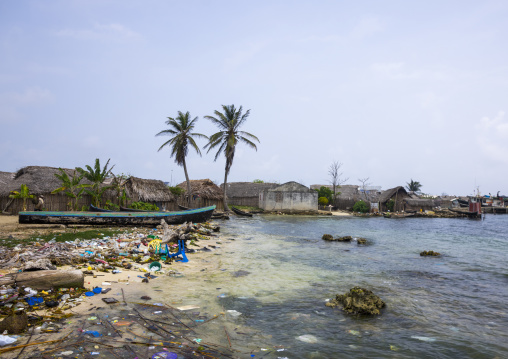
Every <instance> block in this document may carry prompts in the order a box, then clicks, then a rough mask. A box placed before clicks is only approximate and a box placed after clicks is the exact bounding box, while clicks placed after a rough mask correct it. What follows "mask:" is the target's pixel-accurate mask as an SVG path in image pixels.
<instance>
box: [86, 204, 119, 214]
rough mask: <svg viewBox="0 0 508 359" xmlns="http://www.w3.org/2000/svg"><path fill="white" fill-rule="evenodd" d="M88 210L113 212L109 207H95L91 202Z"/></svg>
mask: <svg viewBox="0 0 508 359" xmlns="http://www.w3.org/2000/svg"><path fill="white" fill-rule="evenodd" d="M88 210H89V211H90V212H113V211H112V210H110V209H104V208H99V207H95V206H94V205H93V204H91V205H90V207H89V209H88Z"/></svg>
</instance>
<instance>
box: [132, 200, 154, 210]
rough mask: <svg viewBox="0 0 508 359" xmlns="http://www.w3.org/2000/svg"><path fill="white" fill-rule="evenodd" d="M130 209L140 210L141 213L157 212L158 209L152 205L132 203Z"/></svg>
mask: <svg viewBox="0 0 508 359" xmlns="http://www.w3.org/2000/svg"><path fill="white" fill-rule="evenodd" d="M130 208H134V209H142V210H143V211H158V210H159V207H157V206H156V205H155V204H152V203H146V202H132V203H131V205H130Z"/></svg>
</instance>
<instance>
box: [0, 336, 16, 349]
mask: <svg viewBox="0 0 508 359" xmlns="http://www.w3.org/2000/svg"><path fill="white" fill-rule="evenodd" d="M15 341H16V338H12V337H10V336H8V335H1V334H0V347H3V346H4V345H8V344H12V343H14V342H15Z"/></svg>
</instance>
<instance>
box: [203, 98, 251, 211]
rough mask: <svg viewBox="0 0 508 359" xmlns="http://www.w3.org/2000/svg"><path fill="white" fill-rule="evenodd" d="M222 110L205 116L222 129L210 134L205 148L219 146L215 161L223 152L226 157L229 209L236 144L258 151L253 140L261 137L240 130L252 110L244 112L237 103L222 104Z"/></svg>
mask: <svg viewBox="0 0 508 359" xmlns="http://www.w3.org/2000/svg"><path fill="white" fill-rule="evenodd" d="M222 110H223V113H222V112H219V111H217V110H216V111H215V112H214V113H215V116H216V117H213V116H205V118H207V119H209V120H210V121H212V123H214V124H215V125H217V126H218V127H219V129H220V130H221V131H219V132H217V133H214V134H213V135H212V136H210V139H209V142H208V143H207V144H206V145H205V148H207V147H208V151H207V152H210V150H212V149H213V148H216V147H218V148H219V149H218V151H217V153H216V154H215V159H214V161H217V158H219V156H220V154H221V153H224V156H225V157H226V171H225V174H224V188H223V191H224V210H226V211H229V207H228V204H227V202H226V198H227V196H226V188H227V181H228V174H229V171H230V169H231V166H232V165H233V158H234V157H235V150H236V145H237V143H238V142H243V143H245V144H247V145H248V146H250V147H252V148H254V149H255V150H256V151H257V147H256V144H255V143H254V142H252V140H255V141H257V142H259V139H258V138H257V137H256V136H254V135H253V134H251V133H248V132H244V131H240V130H239V128H240V126H242V125H243V123H244V122H245V121H247V118H248V117H249V114H250V110H247V111H246V112H245V113H244V114H242V106H240V108H239V109H236V108H235V105H230V106H226V105H222Z"/></svg>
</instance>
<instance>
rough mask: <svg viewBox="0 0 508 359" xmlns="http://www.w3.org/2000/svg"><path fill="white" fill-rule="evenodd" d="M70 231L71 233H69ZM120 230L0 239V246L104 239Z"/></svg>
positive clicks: (11, 246) (96, 230)
mask: <svg viewBox="0 0 508 359" xmlns="http://www.w3.org/2000/svg"><path fill="white" fill-rule="evenodd" d="M71 231H72V232H71ZM121 231H122V230H120V229H117V230H115V229H93V230H87V231H83V232H76V231H75V230H70V231H69V232H64V233H51V234H46V235H40V236H37V235H34V236H32V237H30V238H26V239H11V238H6V239H0V246H4V247H8V248H13V247H15V246H17V245H18V244H25V245H27V244H33V243H34V242H39V243H41V244H44V243H45V242H49V241H51V240H52V239H54V240H55V241H56V242H65V241H74V240H75V239H78V238H79V239H94V238H104V237H108V236H109V237H111V236H114V235H116V234H118V233H119V232H121Z"/></svg>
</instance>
